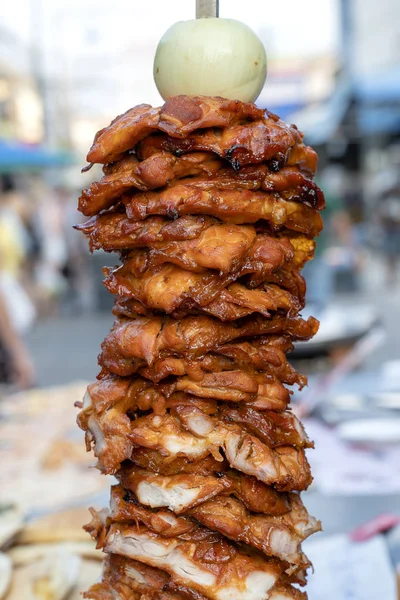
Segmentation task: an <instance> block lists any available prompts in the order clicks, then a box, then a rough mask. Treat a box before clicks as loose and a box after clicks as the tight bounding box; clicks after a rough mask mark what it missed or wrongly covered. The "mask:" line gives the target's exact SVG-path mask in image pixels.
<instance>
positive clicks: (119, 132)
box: [87, 96, 264, 163]
mask: <svg viewBox="0 0 400 600" xmlns="http://www.w3.org/2000/svg"><path fill="white" fill-rule="evenodd" d="M263 115H264V111H263V110H262V109H259V108H257V107H256V105H255V104H243V103H242V102H238V101H227V100H224V99H223V98H218V97H217V98H208V97H204V96H196V97H193V98H188V97H186V96H176V97H174V98H171V99H170V100H168V101H167V102H166V103H165V104H164V106H163V107H162V109H160V108H152V107H151V106H149V105H148V104H140V105H139V106H136V107H134V108H131V109H129V110H128V111H126V112H125V113H124V114H123V115H120V116H118V117H117V118H116V119H114V120H113V121H112V122H111V123H110V125H109V126H108V127H105V128H104V129H101V130H100V131H99V132H97V134H96V136H95V138H94V142H93V145H92V147H91V149H90V151H89V153H88V155H87V160H88V162H90V163H96V162H99V163H110V162H114V161H115V160H117V159H118V158H120V156H121V155H122V154H123V153H124V152H126V151H127V150H131V149H133V148H134V147H135V145H136V144H137V142H138V141H139V140H141V139H143V138H145V137H146V136H147V135H149V134H150V133H152V131H155V130H156V129H157V128H160V130H162V131H165V132H167V133H168V134H169V135H171V136H173V137H174V136H177V137H181V136H184V135H186V134H187V133H190V132H192V131H194V130H195V129H197V128H199V127H227V126H229V125H232V124H233V123H235V122H237V121H240V120H243V119H249V120H251V119H260V118H262V117H263Z"/></svg>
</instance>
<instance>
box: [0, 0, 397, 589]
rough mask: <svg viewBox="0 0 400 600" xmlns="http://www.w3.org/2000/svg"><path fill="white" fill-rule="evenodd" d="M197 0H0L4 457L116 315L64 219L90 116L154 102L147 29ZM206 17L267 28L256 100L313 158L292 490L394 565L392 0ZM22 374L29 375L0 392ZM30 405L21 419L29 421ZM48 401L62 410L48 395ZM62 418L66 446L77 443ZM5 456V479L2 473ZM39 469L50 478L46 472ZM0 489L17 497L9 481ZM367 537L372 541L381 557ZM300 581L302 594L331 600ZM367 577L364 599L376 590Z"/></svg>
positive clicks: (155, 34)
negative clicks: (306, 442) (298, 445)
mask: <svg viewBox="0 0 400 600" xmlns="http://www.w3.org/2000/svg"><path fill="white" fill-rule="evenodd" d="M194 12H195V7H194V2H189V1H188V0H169V2H165V1H164V0H150V1H149V2H146V3H143V2H126V1H125V0H114V1H113V2H108V1H107V0H96V1H94V0H84V1H82V0H79V1H78V0H52V1H50V0H13V2H4V3H2V4H1V6H0V452H1V451H3V452H5V453H6V456H8V457H9V459H10V460H11V457H12V456H14V455H15V453H14V454H13V452H14V450H13V440H14V438H15V437H18V436H17V434H13V433H10V431H11V430H10V429H9V427H10V422H12V421H13V419H14V421H15V419H16V422H17V423H23V424H24V426H25V427H27V429H26V436H27V437H30V435H31V434H32V431H36V435H37V434H38V432H39V434H40V435H41V434H42V433H43V431H44V426H43V424H40V419H39V420H38V418H39V414H40V412H41V410H40V409H39V408H38V407H40V406H42V407H44V406H46V411H47V412H51V410H52V409H51V408H50V407H51V406H53V409H54V403H56V402H57V398H60V397H62V398H63V399H64V398H65V399H66V402H67V404H65V411H64V412H63V413H62V415H63V417H62V418H65V419H67V421H68V419H69V421H68V422H71V423H72V422H73V420H74V418H75V415H74V409H73V408H72V403H73V401H74V400H78V399H79V393H80V391H81V389H83V388H84V382H86V381H90V380H92V379H94V378H95V376H96V373H97V370H98V369H97V362H96V356H97V354H98V351H99V345H100V342H101V341H102V339H103V338H104V336H105V334H106V333H107V332H108V330H109V328H110V325H111V322H112V316H111V312H110V309H111V305H112V299H111V298H110V297H108V294H107V292H106V291H105V289H103V287H102V284H101V279H102V274H101V267H102V266H103V265H106V264H108V265H112V264H115V262H116V260H117V259H116V257H114V256H112V255H106V254H102V253H100V252H98V253H96V255H93V256H91V255H90V254H89V252H88V249H87V244H86V241H85V239H83V236H82V235H81V234H79V233H78V232H76V231H75V230H73V229H72V226H73V225H74V224H75V223H79V222H81V221H82V217H81V215H80V214H79V213H78V212H77V210H76V205H77V197H78V195H79V192H80V189H81V188H82V187H84V186H85V185H86V184H87V183H88V182H89V181H91V180H92V179H93V178H94V177H95V175H96V174H94V170H93V171H91V172H90V173H89V174H87V173H85V174H81V172H80V169H81V167H83V166H84V165H85V164H86V162H85V155H86V152H87V150H88V148H89V146H90V144H91V142H92V139H93V136H94V134H95V132H96V131H97V130H98V129H100V128H101V127H104V126H105V125H106V124H108V123H109V121H110V120H111V119H112V118H114V116H115V115H116V114H120V113H121V112H124V111H125V110H126V109H127V108H128V107H131V106H133V105H135V104H139V103H142V102H147V103H151V104H154V105H158V104H159V103H160V102H161V99H160V97H159V96H158V93H157V90H156V87H155V84H154V82H153V76H152V63H153V58H154V53H155V49H156V46H157V43H158V41H159V39H160V37H161V36H162V34H163V33H164V32H165V30H166V29H167V28H168V27H169V26H170V25H172V24H173V23H174V22H175V21H178V20H186V19H190V18H194ZM220 16H221V17H228V18H236V19H239V20H241V21H244V22H245V23H247V24H248V25H249V26H250V27H252V28H253V29H254V30H255V31H256V33H257V34H258V35H259V37H260V38H261V39H262V41H263V43H264V45H265V47H266V50H267V56H268V78H267V82H266V85H265V88H264V90H263V91H262V93H261V96H260V98H259V100H258V104H259V105H260V106H263V107H267V108H268V109H270V110H272V111H273V112H276V113H278V114H279V115H280V116H281V118H283V119H284V120H287V121H289V122H295V123H296V124H297V125H298V126H299V128H300V129H301V130H303V131H304V132H305V135H306V141H307V142H308V143H309V144H311V145H313V146H314V147H315V149H316V150H317V151H318V153H319V157H320V162H319V171H318V182H319V185H321V187H322V188H323V189H324V191H325V194H326V200H327V209H326V211H325V215H324V218H325V230H324V233H323V234H322V235H321V236H320V238H319V241H318V248H317V253H316V258H315V260H314V261H313V262H312V263H310V264H309V265H307V268H306V272H305V275H306V278H307V282H308V302H309V306H308V308H307V312H309V313H312V314H314V315H315V316H317V317H318V318H319V319H320V320H321V323H322V324H321V329H320V332H319V334H318V335H317V337H316V338H315V339H314V340H313V341H312V342H310V343H307V344H302V345H301V346H299V347H298V348H296V350H295V352H294V355H293V362H294V363H295V364H296V366H298V367H299V368H300V369H302V370H303V371H305V372H306V373H307V374H308V375H309V381H310V385H309V387H308V388H307V389H306V390H304V391H303V392H302V393H301V394H299V393H297V392H296V394H295V396H294V402H295V403H297V405H298V407H299V408H298V410H299V411H300V412H301V414H302V415H303V416H304V417H305V418H306V419H307V426H308V430H309V433H310V436H311V437H313V438H314V439H315V440H316V442H317V450H316V451H314V452H313V453H312V454H310V460H311V462H312V464H313V468H314V475H315V479H316V482H315V484H314V485H313V487H312V490H311V491H310V492H309V494H308V497H307V502H308V505H309V506H310V509H311V510H312V511H313V512H314V514H317V516H318V517H319V518H321V519H322V520H323V523H324V529H325V534H326V535H328V534H339V533H346V534H347V533H348V532H351V531H354V528H356V527H358V526H359V525H360V524H362V523H364V522H369V521H370V520H371V519H375V518H377V517H379V518H378V520H377V521H376V522H373V524H372V526H371V527H370V529H369V530H368V531H370V533H369V534H368V532H367V533H365V531H364V530H363V531H362V532H361V534H360V532H359V531H357V532H356V533H358V535H359V536H360V535H361V537H363V536H366V539H367V538H369V537H370V536H372V535H373V534H375V533H376V532H379V531H381V530H390V532H389V534H388V536H387V537H386V538H385V546H384V547H385V548H386V546H387V545H388V547H389V549H390V552H391V557H392V563H393V564H397V562H400V547H399V546H398V544H397V539H398V538H400V534H399V533H398V529H396V525H397V520H398V519H399V518H400V342H399V339H400V314H399V307H400V3H399V2H398V0H380V2H376V0H302V2H298V1H297V0H280V2H274V3H272V2H268V1H267V0H247V1H246V2H241V1H239V0H220ZM79 382H82V383H79ZM54 386H56V387H54ZM65 386H69V387H65ZM29 388H35V389H34V391H33V392H24V393H21V391H20V392H19V393H17V394H15V395H12V396H10V393H12V392H17V391H18V390H21V389H26V390H27V389H29ZM42 388H50V390H52V391H50V390H47V391H44V392H40V391H39V390H41V389H42ZM68 389H69V390H71V392H70V394H68V393H66V390H68ZM77 390H78V391H77ZM29 394H30V395H29ZM75 395H76V396H75ZM51 397H54V403H53V404H52V401H51ZM2 398H3V400H2ZM10 399H11V400H10ZM24 402H25V403H26V404H24ZM60 402H61V400H60ZM24 406H25V408H23V407H24ZM26 407H30V408H26ZM26 411H27V412H28V413H29V415H30V417H29V418H31V417H32V419H33V416H32V415H34V416H35V418H36V421H35V427H36V429H34V430H33V429H32V427H33V426H31V429H30V428H29V427H30V426H29V425H28V423H27V416H26ZM54 414H55V417H54V418H56V417H57V418H58V419H60V418H61V417H60V415H61V411H58V412H57V411H56V412H55V413H54ZM24 415H25V416H24ZM67 415H68V416H67ZM1 427H3V429H1ZM71 432H72V429H71V430H69V429H68V432H67V442H68V443H69V444H70V446H68V445H67V447H66V449H65V453H64V455H73V452H72V454H71V452H70V450H71V448H72V447H74V446H73V443H74V440H73V438H74V434H73V433H71ZM13 435H14V437H13ZM32 435H33V434H32ZM60 435H61V434H60ZM63 435H64V434H63ZM10 440H11V441H10ZM48 441H49V440H48ZM67 442H66V443H67ZM49 443H50V441H49ZM79 443H80V444H81V439H80V438H79ZM68 448H69V450H68ZM7 452H8V453H9V454H8V455H7ZM64 459H65V456H64ZM64 459H63V460H64ZM21 460H22V459H21ZM60 460H61V459H60ZM63 460H61V463H63ZM79 461H81V462H79ZM82 461H84V459H83V458H82V457H81V456H80V455H79V460H78V459H77V463H78V464H80V465H82V464H83V463H82ZM11 465H12V462H11V463H10V469H11V470H10V471H8V472H7V473H6V474H5V475H4V474H2V475H3V483H4V485H5V488H4V487H3V490H4V489H8V487H7V486H8V484H9V483H10V482H11V483H12V484H15V469H14V467H12V468H11ZM57 465H58V466H60V465H59V463H57ZM63 466H64V467H65V468H67V467H66V466H65V464H64V463H63ZM52 468H53V469H54V468H55V467H54V465H53V466H52ZM57 468H58V467H57ZM68 468H69V467H68ZM50 474H51V473H50ZM53 475H54V477H57V478H58V480H59V477H60V474H59V472H58V471H53ZM47 476H48V477H50V475H49V473H47ZM13 477H14V479H13ZM83 480H84V478H83V479H82V481H83ZM92 481H93V480H92ZM52 482H54V480H53V479H52V478H51V477H50V479H49V480H48V486H49V489H50V488H51V487H52V485H53V483H52ZM20 485H23V483H22V478H21V481H20ZM71 485H72V484H71ZM80 485H81V483H79V486H80ZM82 485H83V484H82ZM9 487H10V486H9ZM11 487H13V488H14V493H15V485H12V486H11ZM24 489H25V488H24ZM84 491H85V490H84V489H83V490H81V492H82V493H83V492H84ZM86 491H87V492H89V491H90V493H92V492H93V489H92V488H90V490H86ZM0 494H1V492H0ZM3 494H4V498H6V499H7V501H9V500H10V499H12V492H11V491H10V492H9V494H10V495H8V492H7V491H6V492H3ZM26 494H27V496H26V497H27V498H28V497H29V498H30V500H31V504H32V503H33V505H34V507H35V509H34V510H39V509H40V510H42V508H43V507H42V504H43V503H42V504H41V502H40V500H43V494H42V493H39V492H38V490H37V489H36V488H35V489H33V488H32V489H31V487H29V490H27V491H26ZM40 497H41V498H40ZM32 498H33V500H32ZM74 501H75V500H74ZM25 508H26V507H25ZM31 508H32V507H31ZM40 510H39V512H40ZM49 510H50V509H49ZM382 515H383V517H382ZM385 519H386V520H385ZM371 531H372V533H371ZM340 539H341V543H343V538H340ZM346 539H348V538H346ZM379 539H380V538H379ZM0 541H1V539H0ZM371 543H372V542H371ZM374 543H375V542H374ZM382 548H383V546H379V549H378V550H377V549H376V547H375V546H374V549H373V550H371V552H372V551H373V552H375V553H376V552H380V553H381V554H380V556H381V557H382ZM310 552H311V553H312V549H311V550H310ZM329 552H330V553H332V549H331V548H329ZM321 555H322V551H321ZM375 560H376V555H375ZM382 568H383V567H382ZM321 571H323V565H320V569H319V572H320V573H321ZM317 572H318V569H317ZM360 578H361V577H360ZM314 585H315V589H314V591H312V593H313V594H314V595H311V593H310V599H311V600H313V598H314V599H315V600H317V599H318V598H322V597H323V598H324V600H329V599H330V596H329V597H328V595H327V594H328V592H326V594H325V593H324V594H323V595H320V596H318V593H320V590H318V589H317V585H318V584H317V583H315V584H314ZM371 585H372V584H371ZM331 587H332V590H333V589H334V584H333V583H332V586H331ZM371 589H372V588H371ZM382 589H383V588H382ZM382 589H380V590H378V591H377V592H376V593H375V595H374V596H371V598H373V597H374V598H377V597H380V598H385V600H390V599H391V597H392V596H390V593H391V592H385V593H383V592H382ZM385 589H386V588H385ZM388 589H389V588H388ZM335 593H336V596H335V597H336V598H347V597H349V598H350V597H352V598H357V599H358V598H362V599H363V600H367V598H369V596H367V595H365V593H366V592H362V593H361V595H360V596H357V595H354V596H345V595H340V594H341V591H340V590H339V591H338V590H336V591H335ZM386 593H387V594H388V595H385V594H386ZM362 594H364V595H362ZM21 597H22V596H21ZM393 597H394V596H393ZM332 598H333V595H332Z"/></svg>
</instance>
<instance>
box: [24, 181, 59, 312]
mask: <svg viewBox="0 0 400 600" xmlns="http://www.w3.org/2000/svg"><path fill="white" fill-rule="evenodd" d="M30 192H31V195H32V196H33V198H32V200H33V202H34V203H35V206H36V215H35V221H34V224H33V226H34V230H35V235H36V238H38V239H40V248H39V252H38V259H37V262H36V269H35V271H36V283H37V288H38V290H37V294H38V297H39V298H38V300H39V306H40V309H41V312H42V314H45V315H48V314H54V313H55V312H56V311H57V303H58V300H59V298H60V296H61V294H62V292H63V291H64V290H65V287H66V284H65V278H64V276H63V268H64V265H65V263H66V260H67V246H66V241H65V233H64V224H63V213H62V210H61V208H60V205H59V202H58V198H57V195H56V193H55V191H54V190H53V189H51V187H49V186H48V185H47V184H46V182H45V181H44V179H43V178H42V177H36V178H35V179H34V180H32V182H31V186H30Z"/></svg>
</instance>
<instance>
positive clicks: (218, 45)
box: [154, 18, 267, 102]
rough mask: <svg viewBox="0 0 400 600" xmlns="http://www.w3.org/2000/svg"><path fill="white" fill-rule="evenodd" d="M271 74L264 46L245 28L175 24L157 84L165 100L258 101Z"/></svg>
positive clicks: (164, 43) (159, 60) (161, 48)
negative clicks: (201, 97)
mask: <svg viewBox="0 0 400 600" xmlns="http://www.w3.org/2000/svg"><path fill="white" fill-rule="evenodd" d="M266 74H267V60H266V55H265V50H264V46H263V45H262V43H261V41H260V40H259V38H258V37H257V36H256V34H255V33H254V32H253V31H252V30H251V29H250V27H248V26H247V25H245V24H244V23H241V22H240V21H234V20H232V19H212V18H210V19H196V20H192V21H180V22H179V23H175V25H173V26H172V27H170V29H168V31H166V33H165V34H164V35H163V37H162V38H161V40H160V43H159V44H158V47H157V51H156V56H155V59H154V80H155V82H156V85H157V88H158V91H159V92H160V94H161V96H162V97H163V98H164V100H167V99H168V98H169V97H170V96H175V95H178V94H187V95H205V96H223V97H224V98H229V99H232V100H242V101H244V102H253V101H254V100H255V99H256V98H257V96H258V95H259V94H260V92H261V90H262V88H263V85H264V82H265V78H266Z"/></svg>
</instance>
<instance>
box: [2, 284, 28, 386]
mask: <svg viewBox="0 0 400 600" xmlns="http://www.w3.org/2000/svg"><path fill="white" fill-rule="evenodd" d="M34 378H35V375H34V368H33V363H32V361H31V358H30V356H29V352H28V350H27V349H26V347H25V344H24V343H23V341H22V338H21V336H20V335H19V334H18V332H17V330H16V329H15V327H14V325H13V319H12V315H11V314H10V311H9V309H8V306H7V302H6V301H5V298H4V295H3V293H2V290H1V289H0V386H1V385H4V384H7V385H8V384H14V385H16V386H17V387H19V388H21V389H27V388H30V387H32V385H33V384H34Z"/></svg>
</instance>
